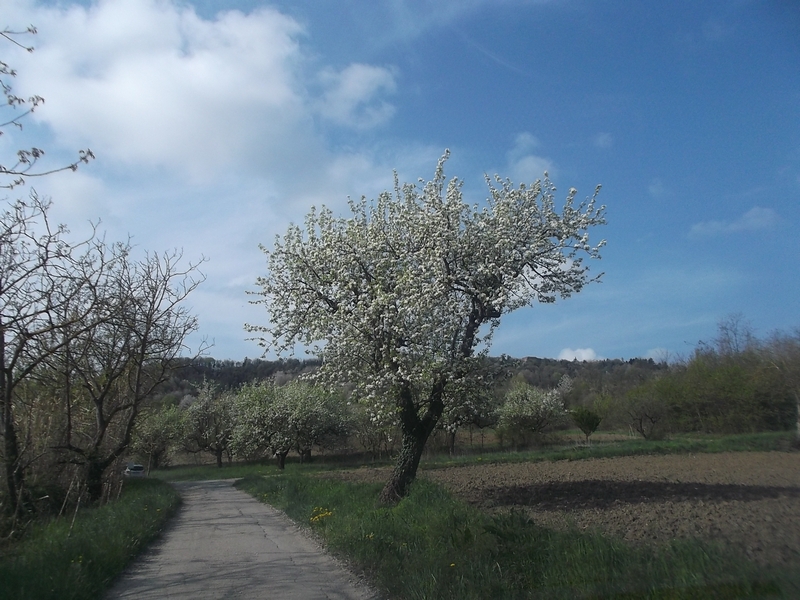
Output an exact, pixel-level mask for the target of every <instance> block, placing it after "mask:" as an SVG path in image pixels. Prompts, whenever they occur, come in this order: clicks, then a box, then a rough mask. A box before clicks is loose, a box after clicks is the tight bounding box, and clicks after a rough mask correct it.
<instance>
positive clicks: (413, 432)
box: [379, 382, 444, 504]
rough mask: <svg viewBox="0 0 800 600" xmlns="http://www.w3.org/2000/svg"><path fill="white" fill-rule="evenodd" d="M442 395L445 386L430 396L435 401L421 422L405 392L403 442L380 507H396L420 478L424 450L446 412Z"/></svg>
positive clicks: (440, 385) (402, 417) (402, 405)
mask: <svg viewBox="0 0 800 600" xmlns="http://www.w3.org/2000/svg"><path fill="white" fill-rule="evenodd" d="M443 391H444V383H443V382H440V383H439V384H438V385H436V386H435V387H434V390H433V392H432V393H431V397H432V400H431V401H430V402H429V404H428V410H427V411H426V412H425V416H423V417H422V418H420V417H419V415H418V414H417V408H416V406H414V403H413V401H412V398H411V391H410V390H404V391H403V394H402V401H401V411H400V428H401V431H402V434H403V435H402V439H403V442H402V447H401V448H400V454H399V455H398V456H397V462H396V463H395V466H394V470H393V471H392V477H391V479H389V481H388V482H387V483H386V485H385V486H384V488H383V490H382V491H381V494H380V497H379V500H380V502H381V503H383V504H395V503H397V502H398V501H399V500H400V499H402V498H404V497H405V496H406V495H407V494H408V492H409V489H410V487H411V482H413V481H414V478H415V477H416V476H417V468H418V467H419V461H420V459H421V458H422V451H423V450H425V443H426V442H427V441H428V438H429V437H430V435H431V433H432V432H433V430H434V428H435V427H436V423H437V422H438V421H439V418H440V417H441V416H442V413H443V412H444V403H443V402H442V393H443Z"/></svg>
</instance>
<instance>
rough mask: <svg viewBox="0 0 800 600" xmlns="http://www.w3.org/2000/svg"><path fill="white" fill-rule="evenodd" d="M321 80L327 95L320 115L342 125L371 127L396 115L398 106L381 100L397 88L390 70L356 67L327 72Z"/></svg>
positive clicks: (322, 74) (324, 95) (361, 127)
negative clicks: (395, 110)
mask: <svg viewBox="0 0 800 600" xmlns="http://www.w3.org/2000/svg"><path fill="white" fill-rule="evenodd" d="M320 80H321V81H322V84H323V86H324V88H325V92H324V94H323V97H322V99H321V100H320V102H319V105H318V106H319V112H320V114H321V115H322V116H323V117H325V118H327V119H330V120H331V121H333V122H334V123H336V124H338V125H346V126H350V127H355V128H357V129H363V128H369V127H373V126H375V125H380V124H381V123H385V122H386V121H387V120H389V119H390V118H391V117H392V115H393V114H394V106H392V105H391V104H390V103H388V102H387V101H386V100H383V99H382V98H381V95H382V94H383V93H392V92H394V91H395V89H396V84H395V79H394V75H393V74H392V72H391V71H390V70H389V69H386V68H383V67H375V66H372V65H364V64H353V65H349V66H347V67H346V68H345V69H343V70H341V71H339V72H336V71H333V70H330V69H328V70H325V71H323V72H322V73H321V74H320Z"/></svg>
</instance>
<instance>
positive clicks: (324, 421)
mask: <svg viewBox="0 0 800 600" xmlns="http://www.w3.org/2000/svg"><path fill="white" fill-rule="evenodd" d="M232 408H233V417H234V418H233V421H234V426H233V439H232V444H231V446H232V449H233V451H234V453H235V454H236V455H238V456H242V457H256V456H259V455H261V454H263V453H264V452H268V453H270V454H282V453H287V452H289V451H291V450H297V451H298V452H302V451H308V450H311V448H312V447H313V446H317V445H323V444H324V443H325V442H326V441H329V440H330V439H331V438H338V437H344V436H346V434H347V431H348V428H349V426H350V415H349V413H348V411H347V405H346V404H345V402H344V400H343V399H342V397H340V396H338V395H336V394H331V393H328V392H326V391H325V390H323V389H322V388H320V387H317V386H314V385H311V384H309V383H308V382H305V381H300V380H295V381H292V382H290V383H288V384H287V385H284V386H276V385H275V384H274V382H272V381H265V382H258V383H252V384H248V385H245V386H243V387H241V388H240V389H239V390H238V391H237V392H236V393H235V394H233V396H232Z"/></svg>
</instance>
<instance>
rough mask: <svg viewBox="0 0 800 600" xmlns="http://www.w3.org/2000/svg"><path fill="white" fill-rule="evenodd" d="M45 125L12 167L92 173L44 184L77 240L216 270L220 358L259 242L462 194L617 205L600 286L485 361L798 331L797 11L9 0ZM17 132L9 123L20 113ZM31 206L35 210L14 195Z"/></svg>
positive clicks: (752, 3)
mask: <svg viewBox="0 0 800 600" xmlns="http://www.w3.org/2000/svg"><path fill="white" fill-rule="evenodd" d="M4 5H5V6H4V10H3V12H4V15H3V16H4V19H5V21H6V23H5V24H6V25H7V26H8V27H10V28H12V29H16V28H24V27H26V26H27V25H28V24H31V23H32V24H35V25H36V26H37V27H38V29H39V34H38V35H37V36H35V37H34V38H32V39H31V42H32V43H34V44H35V45H36V51H35V52H33V53H32V54H30V55H28V54H27V53H24V52H21V51H18V50H16V49H14V48H13V47H11V46H10V45H8V44H6V45H5V46H4V50H3V54H2V56H0V59H2V60H4V61H5V62H8V63H10V64H11V65H12V66H14V67H16V68H17V70H18V72H19V76H18V77H17V80H16V81H15V91H17V92H18V93H20V94H21V95H23V94H24V95H27V94H33V93H36V94H40V95H42V96H44V97H45V98H46V104H45V105H44V106H43V107H42V108H41V110H39V111H37V113H35V115H34V116H35V118H33V119H29V120H27V122H26V127H25V129H24V131H22V132H8V135H4V136H3V137H2V138H0V152H2V156H6V157H7V156H8V155H9V154H8V153H9V152H12V151H13V150H14V149H16V148H18V147H23V146H31V145H33V144H37V145H41V146H42V147H44V148H45V149H46V150H47V151H48V154H47V161H48V162H47V164H51V165H57V164H59V161H61V162H63V161H65V160H71V157H72V156H74V154H75V151H76V150H77V149H78V148H85V147H89V148H91V149H92V150H93V151H94V152H95V154H96V155H97V160H96V161H94V162H93V163H92V164H90V165H88V166H87V167H85V168H82V169H80V170H79V171H78V172H77V173H64V174H59V175H57V176H51V177H49V178H46V179H41V180H37V181H33V182H31V183H32V184H33V186H34V187H35V188H36V189H37V191H39V192H40V193H41V194H44V195H48V196H51V197H52V199H53V202H54V208H55V214H56V217H57V218H58V219H59V220H61V221H63V222H66V223H67V224H69V226H70V228H71V229H72V231H73V233H74V234H75V235H76V236H77V235H79V234H80V233H81V231H85V230H86V229H87V228H88V222H89V220H97V219H100V220H101V221H102V226H101V228H102V229H103V230H105V231H106V232H107V234H106V236H107V239H109V240H112V239H125V238H127V236H128V235H130V236H131V238H132V241H133V243H134V244H136V245H137V248H138V249H139V250H140V251H144V250H166V249H170V248H175V247H177V248H182V249H183V251H184V255H185V257H186V259H187V260H189V259H197V258H200V257H201V256H204V257H206V258H207V259H208V261H207V262H206V263H205V264H204V265H203V271H204V272H205V273H206V275H207V280H206V282H205V283H204V284H203V285H202V286H201V288H200V289H198V290H197V291H196V292H195V294H194V295H193V296H192V297H191V298H190V304H191V305H192V307H193V309H194V311H195V312H196V313H197V314H198V316H199V319H200V332H199V334H198V336H195V337H194V338H193V339H192V342H193V343H194V344H196V343H197V341H198V340H199V337H200V336H205V337H207V338H208V339H209V341H213V342H214V344H215V346H214V347H213V348H212V350H211V355H213V356H215V357H217V358H231V359H242V358H244V357H245V356H249V357H256V356H260V349H259V348H258V346H257V345H256V344H255V343H254V342H251V341H247V340H246V337H247V334H246V333H245V332H244V330H243V324H244V323H245V322H250V323H256V324H258V323H261V324H266V323H267V318H268V315H267V314H266V312H265V311H264V309H263V308H262V307H255V306H251V305H249V304H248V300H249V297H248V296H247V295H246V294H245V292H246V290H254V289H255V285H254V282H255V279H256V277H257V276H258V275H260V274H263V273H264V272H265V268H266V262H265V258H264V256H263V254H261V252H260V251H259V249H258V244H259V243H263V244H265V245H266V246H269V245H270V244H271V243H272V241H273V240H274V237H275V235H276V234H277V233H281V232H283V231H285V229H286V226H287V225H288V223H290V222H292V221H294V222H300V221H302V218H303V216H304V215H305V213H306V212H307V211H308V209H309V208H310V206H311V205H312V204H316V205H319V204H322V203H325V204H327V205H328V206H331V207H333V208H334V210H337V211H340V212H341V213H342V214H344V211H345V209H346V199H347V196H348V195H350V196H355V197H358V196H361V195H366V196H368V197H374V196H376V195H377V194H378V193H379V192H380V191H382V190H384V189H387V188H389V187H390V186H391V181H392V171H393V170H394V169H396V170H397V171H398V172H399V174H400V177H401V179H404V180H411V181H413V180H416V179H417V178H418V177H424V178H430V177H431V176H432V174H433V170H434V167H435V163H436V159H437V158H438V157H439V156H440V155H441V154H442V152H443V151H444V149H445V148H450V150H451V152H452V158H451V160H450V161H449V162H448V167H447V169H448V174H449V175H452V176H458V177H460V178H462V179H464V180H465V182H466V183H465V190H466V192H467V194H468V196H469V199H471V200H473V201H475V202H480V201H482V200H483V199H484V198H485V196H486V192H485V187H484V183H483V174H484V173H490V174H493V173H499V174H501V175H502V176H504V177H510V178H511V179H512V180H513V181H515V182H522V181H525V182H531V181H533V180H535V179H537V178H539V177H541V176H542V172H543V171H544V170H547V171H548V172H549V173H550V176H551V178H552V179H553V181H554V182H555V183H556V185H557V186H558V187H559V190H562V191H563V193H564V194H566V191H567V190H568V189H569V188H570V187H576V188H578V190H579V196H586V195H591V193H592V191H593V190H594V187H595V185H597V184H598V183H600V184H602V185H603V190H602V192H601V196H600V199H601V201H602V202H603V203H605V204H606V205H607V207H608V221H609V223H608V225H607V226H605V227H604V228H603V229H602V231H598V232H596V234H597V236H598V238H599V237H603V238H606V239H607V240H608V245H607V247H606V248H605V250H604V253H603V259H602V261H600V262H599V263H594V264H593V267H594V269H595V270H596V271H598V272H599V271H603V272H604V273H605V276H604V278H603V283H601V284H599V285H593V286H590V287H588V288H586V289H584V291H582V292H581V293H580V294H579V295H577V296H574V297H572V298H570V299H568V300H565V301H559V302H557V303H556V304H555V305H549V306H542V305H538V306H533V307H531V308H528V309H523V310H520V311H518V312H516V313H514V314H512V315H510V316H508V317H506V318H505V320H504V322H503V324H502V325H501V327H500V329H499V330H498V332H497V334H496V336H495V341H494V345H493V348H492V353H493V354H500V353H505V354H509V355H512V356H541V357H565V358H573V357H578V358H590V359H591V358H626V359H627V358H632V357H637V356H652V357H654V358H657V359H660V358H664V357H667V356H669V357H675V356H680V355H686V354H688V353H690V352H691V350H692V349H693V348H694V347H695V345H696V343H697V342H698V340H708V339H710V338H712V337H713V336H714V335H715V329H716V323H717V322H718V321H719V320H720V319H723V318H725V317H726V316H728V315H730V314H733V313H741V314H742V315H744V317H745V318H746V319H747V320H749V321H750V323H751V324H752V325H753V327H754V328H755V330H756V332H757V333H759V334H762V335H764V334H767V333H769V332H770V331H772V330H774V329H783V330H788V329H790V328H793V327H796V326H800V310H798V307H800V302H798V292H800V276H798V267H797V257H798V251H799V250H800V233H798V231H800V6H798V5H797V4H796V3H795V2H791V1H789V0H786V1H767V0H763V1H757V0H729V1H706V2H696V1H685V2H684V1H680V0H676V1H673V2H668V3H650V2H633V1H617V2H612V1H603V0H550V1H547V0H539V1H535V0H534V1H525V0H493V1H483V0H452V1H451V0H436V1H422V0H391V1H386V2H377V1H376V2H373V1H367V0H360V1H355V0H336V1H333V0H330V1H325V0H315V1H310V0H309V1H291V2H290V1H279V2H274V3H267V2H256V1H244V0H242V1H240V2H218V1H212V0H196V1H195V2H176V1H174V0H109V1H105V2H68V1H59V2H52V1H50V2H47V1H39V2H37V1H33V0H6V2H4ZM6 110H7V109H6ZM20 193H26V192H24V191H22V192H20V191H19V189H17V190H14V191H12V192H11V194H10V196H9V197H14V196H15V195H18V194H20Z"/></svg>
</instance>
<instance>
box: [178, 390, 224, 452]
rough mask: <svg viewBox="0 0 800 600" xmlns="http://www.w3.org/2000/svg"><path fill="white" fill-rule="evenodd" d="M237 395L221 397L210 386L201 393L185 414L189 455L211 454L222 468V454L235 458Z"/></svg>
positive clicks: (221, 395) (221, 394) (185, 433)
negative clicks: (233, 445)
mask: <svg viewBox="0 0 800 600" xmlns="http://www.w3.org/2000/svg"><path fill="white" fill-rule="evenodd" d="M233 404H234V395H233V393H232V392H222V393H220V392H219V391H218V390H217V389H215V388H214V387H213V386H212V385H211V384H210V383H205V384H203V386H202V387H201V388H200V390H199V394H198V397H197V399H196V400H195V401H194V402H193V403H192V405H191V406H189V408H188V409H187V410H186V417H185V419H184V426H185V430H184V437H183V440H184V447H185V448H186V450H188V451H189V452H210V453H211V454H213V455H214V457H215V458H216V460H217V467H221V466H222V456H223V454H225V455H227V456H228V462H230V460H231V459H232V457H233V449H232V446H231V444H232V441H233V431H234V414H233Z"/></svg>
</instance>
